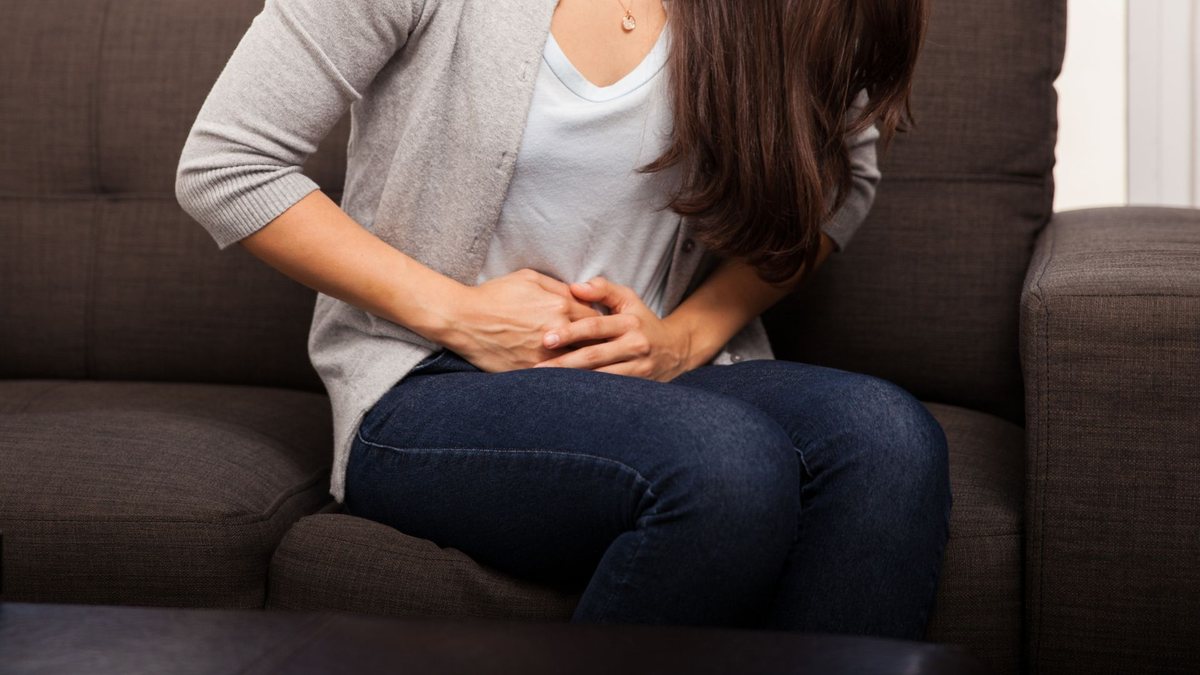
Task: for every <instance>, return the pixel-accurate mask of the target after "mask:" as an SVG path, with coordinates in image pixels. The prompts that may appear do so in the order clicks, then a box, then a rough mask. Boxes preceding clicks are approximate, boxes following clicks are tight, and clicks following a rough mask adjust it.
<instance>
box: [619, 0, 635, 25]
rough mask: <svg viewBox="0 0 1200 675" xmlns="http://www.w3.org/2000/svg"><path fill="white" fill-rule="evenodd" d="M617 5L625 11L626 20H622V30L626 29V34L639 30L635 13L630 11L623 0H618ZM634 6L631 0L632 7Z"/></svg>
mask: <svg viewBox="0 0 1200 675" xmlns="http://www.w3.org/2000/svg"><path fill="white" fill-rule="evenodd" d="M617 3H618V4H620V5H621V9H623V10H625V18H623V19H621V28H624V29H625V32H626V33H628V32H630V31H632V30H633V29H634V28H637V20H636V19H634V18H633V13H632V12H630V11H629V8H628V7H626V6H625V4H624V3H622V2H621V0H617ZM632 4H633V0H630V5H632Z"/></svg>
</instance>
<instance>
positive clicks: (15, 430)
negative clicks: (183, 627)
mask: <svg viewBox="0 0 1200 675" xmlns="http://www.w3.org/2000/svg"><path fill="white" fill-rule="evenodd" d="M329 433H330V430H329V412H328V403H327V401H326V400H325V398H324V397H323V396H321V395H318V394H314V393H310V392H301V391H289V390H283V389H271V388H264V387H248V386H231V385H211V384H161V383H139V382H81V381H72V380H0V448H2V449H3V452H0V529H2V530H3V531H4V552H3V555H4V560H3V564H4V589H3V590H4V596H3V597H4V599H5V600H13V601H26V602H72V603H105V604H143V605H178V606H212V607H262V606H263V598H264V595H265V591H266V573H267V566H268V561H269V559H270V556H271V552H272V551H273V550H274V548H275V545H276V543H277V542H278V541H279V539H280V537H282V535H283V533H284V531H285V530H286V529H287V528H288V526H290V525H291V524H292V523H293V522H294V521H295V520H296V519H298V518H299V517H300V516H302V515H305V514H308V513H312V512H313V511H315V510H317V509H318V508H320V506H321V505H322V504H324V503H327V502H328V501H329V497H328V494H327V491H328V483H329V462H330V458H329V439H328V437H329Z"/></svg>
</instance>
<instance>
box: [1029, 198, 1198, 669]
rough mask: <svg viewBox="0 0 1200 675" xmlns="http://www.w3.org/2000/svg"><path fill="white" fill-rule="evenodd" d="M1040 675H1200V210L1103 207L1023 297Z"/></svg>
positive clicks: (1032, 599)
mask: <svg viewBox="0 0 1200 675" xmlns="http://www.w3.org/2000/svg"><path fill="white" fill-rule="evenodd" d="M1021 350H1022V357H1023V359H1024V368H1025V382H1026V387H1027V393H1026V396H1027V398H1026V403H1027V406H1028V420H1029V427H1028V439H1029V440H1028V442H1029V453H1030V460H1029V465H1028V470H1027V479H1026V487H1027V493H1026V502H1025V504H1026V513H1027V523H1028V529H1027V530H1026V537H1027V539H1026V542H1027V546H1026V565H1027V574H1028V592H1027V596H1026V603H1027V607H1028V617H1027V620H1028V628H1029V633H1030V644H1029V648H1028V649H1029V654H1030V660H1031V664H1032V665H1033V666H1034V667H1035V668H1036V670H1037V672H1046V673H1168V672H1181V673H1182V672H1197V671H1198V670H1200V640H1197V637H1198V636H1200V565H1198V564H1197V563H1198V561H1200V499H1198V498H1197V494H1200V492H1198V488H1197V486H1200V211H1193V210H1184V209H1154V208H1123V209H1088V210H1083V211H1074V212H1067V213H1062V214H1059V215H1058V216H1056V218H1055V221H1054V222H1053V223H1052V224H1051V225H1050V227H1049V228H1047V230H1046V231H1045V232H1044V233H1043V235H1042V237H1041V239H1040V241H1039V242H1038V248H1037V252H1036V254H1035V257H1034V262H1033V264H1032V266H1031V267H1030V271H1029V278H1028V281H1027V282H1026V286H1025V292H1024V297H1023V300H1022V335H1021Z"/></svg>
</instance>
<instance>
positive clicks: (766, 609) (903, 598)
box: [344, 349, 951, 640]
mask: <svg viewBox="0 0 1200 675" xmlns="http://www.w3.org/2000/svg"><path fill="white" fill-rule="evenodd" d="M950 505H951V493H950V481H949V472H948V461H947V449H946V438H945V435H944V433H943V431H942V428H941V426H940V425H939V424H938V422H937V421H936V420H935V419H934V418H933V417H932V416H931V415H930V414H929V412H928V411H927V409H926V408H925V407H924V406H923V405H922V404H921V403H920V402H919V401H918V400H916V399H915V398H914V397H913V396H912V395H911V394H909V393H908V392H906V391H905V390H903V389H901V388H900V387H898V386H896V385H894V384H892V383H890V382H887V381H886V380H882V379H879V378H876V377H872V376H868V375H862V374H858V373H852V372H847V371H844V370H838V369H833V368H826V367H820V366H814V365H809V364H805V363H799V362H795V361H785V360H750V361H741V362H738V363H734V364H730V365H706V366H701V367H699V368H696V369H694V370H691V371H688V372H686V373H683V374H682V375H680V376H678V377H676V378H675V379H674V380H672V381H670V382H657V381H653V380H648V379H644V378H637V377H631V376H625V375H616V374H613V373H602V372H597V371H594V370H584V369H576V368H524V369H520V370H512V371H507V372H502V373H488V372H485V371H482V370H480V369H479V368H477V367H476V366H474V365H473V364H471V363H470V362H469V361H467V360H466V359H464V358H462V357H461V356H459V355H458V354H457V353H455V352H453V351H451V350H448V349H443V350H441V351H438V352H435V353H434V354H431V355H430V356H429V357H427V358H426V359H425V360H423V361H422V362H421V363H419V364H418V365H417V367H415V368H414V369H413V370H412V371H410V372H409V373H408V374H407V375H406V376H405V377H404V378H403V379H401V380H400V381H399V382H398V383H396V385H395V386H394V387H393V388H392V389H391V390H390V391H389V392H387V393H386V394H385V395H384V396H383V397H382V398H381V399H380V400H379V402H378V403H377V404H376V405H375V406H374V407H373V408H372V409H371V410H369V411H368V413H367V415H366V416H365V417H364V418H363V421H362V424H361V426H360V428H359V431H358V434H357V437H356V439H355V442H354V444H353V447H352V449H351V454H350V459H349V466H348V469H347V475H346V493H345V500H344V508H345V510H346V512H348V513H350V514H353V515H357V516H361V517H364V518H368V519H371V520H374V521H378V522H381V523H385V524H387V525H390V526H392V527H395V528H396V529H398V530H400V531H401V532H404V533H406V534H409V535H412V536H415V537H420V538H424V539H428V540H431V541H433V542H435V543H437V544H438V545H440V546H443V547H453V548H457V549H459V550H460V551H462V552H464V553H466V554H467V555H469V556H471V557H472V558H473V559H474V560H476V561H478V562H480V563H481V564H484V565H487V566H490V567H492V568H495V569H497V570H500V571H503V572H507V573H509V574H511V575H513V576H516V577H520V578H525V579H529V580H536V581H540V582H543V583H546V584H552V585H557V586H560V587H563V588H568V589H569V588H574V589H575V590H579V589H582V596H581V598H580V601H579V603H578V606H577V607H576V608H575V610H574V614H573V616H572V621H575V622H618V623H655V624H686V625H709V626H732V627H759V628H773V629H785V630H804V631H821V632H831V633H849V634H858V635H877V636H883V637H895V638H905V639H914V640H916V639H922V638H923V637H924V633H925V628H926V625H927V623H928V619H929V615H930V611H931V609H932V606H933V602H934V596H935V592H936V587H937V582H938V578H939V575H940V572H941V560H942V554H943V550H944V548H945V544H946V539H947V536H948V531H949V517H950Z"/></svg>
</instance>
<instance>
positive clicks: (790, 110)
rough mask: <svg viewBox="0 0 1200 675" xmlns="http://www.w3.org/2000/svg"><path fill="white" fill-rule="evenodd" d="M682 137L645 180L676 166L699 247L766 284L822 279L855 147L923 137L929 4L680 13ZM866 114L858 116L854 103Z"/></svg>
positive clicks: (705, 3)
mask: <svg viewBox="0 0 1200 675" xmlns="http://www.w3.org/2000/svg"><path fill="white" fill-rule="evenodd" d="M665 7H666V11H667V12H668V16H669V20H670V21H671V25H672V27H673V29H672V44H673V46H672V51H671V56H670V57H669V73H670V75H669V76H670V80H671V84H670V85H669V86H670V91H671V98H672V99H673V106H674V109H673V118H674V137H673V139H672V141H671V145H670V146H669V147H668V149H667V150H666V151H665V152H664V153H663V154H662V156H660V157H658V158H657V159H655V160H654V161H653V162H651V163H649V164H647V165H645V166H643V167H641V168H640V169H639V170H640V171H642V172H652V171H661V170H663V169H666V168H668V167H671V166H675V165H679V166H680V168H681V170H680V176H681V181H680V184H679V189H678V191H677V192H675V193H674V194H673V195H672V198H671V201H670V203H669V206H670V207H671V208H672V209H673V210H674V211H676V212H677V213H679V214H681V215H685V216H692V217H693V218H694V220H695V222H696V237H697V238H698V239H699V240H700V241H701V242H702V243H704V244H705V246H707V247H708V248H709V249H711V250H713V251H715V252H716V253H718V254H720V255H722V256H724V257H738V258H742V259H744V260H745V262H747V263H748V264H750V265H752V266H754V267H755V268H756V270H757V272H758V275H759V277H760V278H762V279H763V280H764V281H768V282H773V283H782V282H784V281H787V280H789V279H793V278H794V277H795V276H796V274H797V273H799V272H800V271H801V270H803V271H804V272H805V276H807V273H808V271H809V270H811V269H812V266H813V264H814V261H815V258H816V255H817V252H818V250H819V245H820V241H821V239H820V237H821V235H820V232H821V224H822V223H823V222H824V221H825V219H827V218H828V217H829V216H831V215H832V214H833V213H834V212H836V211H837V210H838V209H839V208H840V207H841V205H842V204H843V202H844V201H845V199H846V196H847V194H848V192H849V191H850V188H851V185H852V180H853V177H852V174H851V170H850V159H849V153H848V151H847V148H846V144H845V139H846V137H847V135H849V134H854V133H858V132H860V131H863V130H865V129H866V128H867V127H869V126H870V125H872V124H876V123H877V124H878V129H879V131H880V135H881V140H882V141H883V144H884V146H885V147H886V146H887V145H888V144H890V142H891V140H892V137H893V135H894V133H895V132H896V131H897V130H899V131H906V130H908V129H909V128H911V126H913V125H914V124H915V121H914V120H913V117H912V111H911V109H910V106H909V96H910V94H911V91H912V75H913V70H914V67H915V65H916V61H917V56H918V53H919V52H920V49H921V47H922V44H923V42H924V38H925V25H926V22H927V8H926V2H925V0H676V1H675V2H670V3H666V5H665ZM864 89H865V90H866V92H867V95H868V98H869V100H868V103H867V105H866V107H865V108H863V109H862V110H861V111H860V112H859V113H858V114H857V115H854V116H853V117H850V116H849V113H850V112H851V106H852V104H853V103H854V99H855V97H856V96H857V95H858V94H859V92H861V91H862V90H864Z"/></svg>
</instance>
